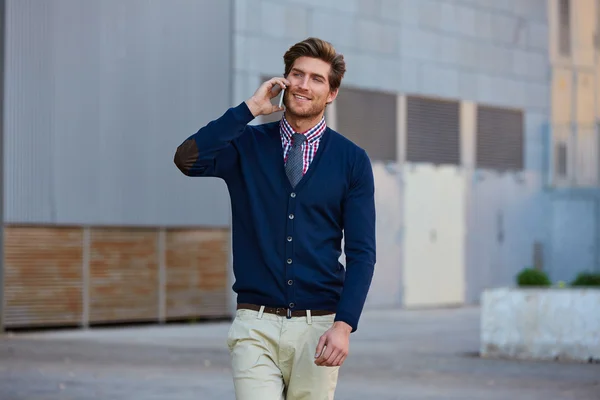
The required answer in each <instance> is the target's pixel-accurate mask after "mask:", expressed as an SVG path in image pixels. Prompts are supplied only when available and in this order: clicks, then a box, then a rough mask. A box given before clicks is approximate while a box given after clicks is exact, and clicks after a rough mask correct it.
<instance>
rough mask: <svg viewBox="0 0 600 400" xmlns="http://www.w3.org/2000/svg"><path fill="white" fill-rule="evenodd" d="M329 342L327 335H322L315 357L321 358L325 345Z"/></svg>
mask: <svg viewBox="0 0 600 400" xmlns="http://www.w3.org/2000/svg"><path fill="white" fill-rule="evenodd" d="M326 342H327V336H325V335H322V336H321V337H320V338H319V343H318V344H317V351H316V352H315V358H319V356H321V353H323V347H325V343H326Z"/></svg>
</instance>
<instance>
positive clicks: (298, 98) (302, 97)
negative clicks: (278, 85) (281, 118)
mask: <svg viewBox="0 0 600 400" xmlns="http://www.w3.org/2000/svg"><path fill="white" fill-rule="evenodd" d="M294 98H295V99H296V100H300V101H308V100H310V99H309V98H308V97H304V96H300V95H297V94H295V95H294Z"/></svg>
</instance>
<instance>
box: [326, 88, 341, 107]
mask: <svg viewBox="0 0 600 400" xmlns="http://www.w3.org/2000/svg"><path fill="white" fill-rule="evenodd" d="M339 91H340V88H337V89H335V90H331V91H329V95H328V96H327V104H331V103H333V101H334V100H335V99H336V97H337V95H338V92H339Z"/></svg>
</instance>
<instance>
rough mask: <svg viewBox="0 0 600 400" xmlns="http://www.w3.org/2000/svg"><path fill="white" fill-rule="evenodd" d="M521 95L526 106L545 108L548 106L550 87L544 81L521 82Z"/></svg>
mask: <svg viewBox="0 0 600 400" xmlns="http://www.w3.org/2000/svg"><path fill="white" fill-rule="evenodd" d="M522 85H523V90H524V92H523V96H524V98H525V102H526V104H527V106H528V107H531V108H535V109H537V110H546V109H548V108H549V107H550V97H549V96H550V87H549V85H548V84H546V83H537V82H523V83H522Z"/></svg>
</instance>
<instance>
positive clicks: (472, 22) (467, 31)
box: [454, 5, 478, 37]
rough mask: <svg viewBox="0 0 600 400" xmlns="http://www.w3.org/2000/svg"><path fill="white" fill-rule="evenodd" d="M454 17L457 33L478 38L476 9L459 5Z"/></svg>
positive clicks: (455, 9) (455, 8)
mask: <svg viewBox="0 0 600 400" xmlns="http://www.w3.org/2000/svg"><path fill="white" fill-rule="evenodd" d="M454 15H455V21H454V23H455V25H456V29H455V31H456V32H458V33H460V34H463V35H467V36H471V37H476V36H477V18H478V12H477V11H476V10H475V9H474V8H471V7H467V6H459V5H457V6H455V7H454Z"/></svg>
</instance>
